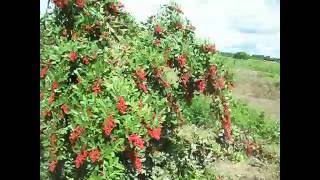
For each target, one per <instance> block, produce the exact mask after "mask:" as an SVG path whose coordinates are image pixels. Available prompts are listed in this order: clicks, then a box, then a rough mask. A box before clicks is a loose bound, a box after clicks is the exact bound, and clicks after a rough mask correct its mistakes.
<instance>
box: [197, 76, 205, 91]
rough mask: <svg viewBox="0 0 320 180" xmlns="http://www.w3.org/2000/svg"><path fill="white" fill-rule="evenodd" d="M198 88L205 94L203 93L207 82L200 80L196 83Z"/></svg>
mask: <svg viewBox="0 0 320 180" xmlns="http://www.w3.org/2000/svg"><path fill="white" fill-rule="evenodd" d="M196 84H197V88H198V90H199V92H200V93H203V91H204V90H205V89H206V82H205V81H204V80H203V79H200V80H198V81H197V82H196Z"/></svg>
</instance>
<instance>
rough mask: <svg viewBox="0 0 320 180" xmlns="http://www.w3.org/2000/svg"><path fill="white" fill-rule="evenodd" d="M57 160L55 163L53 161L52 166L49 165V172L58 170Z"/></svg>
mask: <svg viewBox="0 0 320 180" xmlns="http://www.w3.org/2000/svg"><path fill="white" fill-rule="evenodd" d="M57 163H58V162H57V160H54V161H51V162H50V164H49V171H50V172H52V173H53V172H54V171H55V170H56V167H57Z"/></svg>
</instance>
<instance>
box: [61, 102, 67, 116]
mask: <svg viewBox="0 0 320 180" xmlns="http://www.w3.org/2000/svg"><path fill="white" fill-rule="evenodd" d="M61 110H62V112H63V113H64V114H68V112H69V108H68V106H67V105H66V104H62V105H61Z"/></svg>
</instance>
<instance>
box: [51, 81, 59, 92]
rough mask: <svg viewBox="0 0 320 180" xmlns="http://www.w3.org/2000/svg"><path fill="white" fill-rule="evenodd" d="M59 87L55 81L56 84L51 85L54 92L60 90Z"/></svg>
mask: <svg viewBox="0 0 320 180" xmlns="http://www.w3.org/2000/svg"><path fill="white" fill-rule="evenodd" d="M58 87H59V84H58V82H57V81H54V82H53V83H52V85H51V90H52V91H54V90H56V89H58Z"/></svg>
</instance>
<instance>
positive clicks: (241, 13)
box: [40, 0, 280, 57]
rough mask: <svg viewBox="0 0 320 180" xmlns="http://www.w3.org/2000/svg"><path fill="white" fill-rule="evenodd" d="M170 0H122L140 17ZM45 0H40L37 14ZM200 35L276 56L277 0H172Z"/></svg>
mask: <svg viewBox="0 0 320 180" xmlns="http://www.w3.org/2000/svg"><path fill="white" fill-rule="evenodd" d="M169 1H170V0H138V1H137V0H122V1H121V2H123V4H124V5H125V9H126V10H127V11H128V12H130V13H131V14H132V15H133V16H134V17H135V18H136V19H137V20H140V21H143V20H145V19H146V18H147V17H149V16H150V15H152V14H155V13H156V11H157V10H158V8H159V7H160V5H161V4H165V3H168V2H169ZM47 2H48V1H47V0H40V11H41V14H43V13H44V12H45V9H46V6H47ZM176 2H177V3H179V4H180V5H181V7H182V10H183V11H184V14H185V16H186V17H187V18H188V19H190V20H191V22H192V24H193V25H194V26H195V27H196V33H197V35H198V36H199V37H201V38H207V39H210V40H211V41H212V42H214V43H215V44H216V46H217V48H218V49H219V50H221V51H226V52H237V51H245V52H248V53H250V54H263V55H269V56H272V57H280V0H176Z"/></svg>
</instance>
